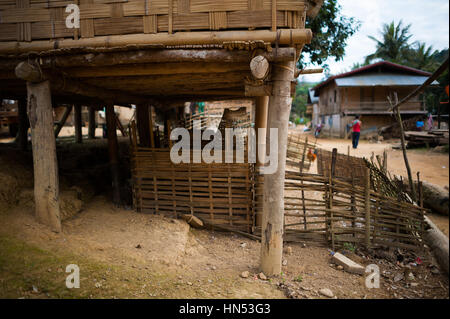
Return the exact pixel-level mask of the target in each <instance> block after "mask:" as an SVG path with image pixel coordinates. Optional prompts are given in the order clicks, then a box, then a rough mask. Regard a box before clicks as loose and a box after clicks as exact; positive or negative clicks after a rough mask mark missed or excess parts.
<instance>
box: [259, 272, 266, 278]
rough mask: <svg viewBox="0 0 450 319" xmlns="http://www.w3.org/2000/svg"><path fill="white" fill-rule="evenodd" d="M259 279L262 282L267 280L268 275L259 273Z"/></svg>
mask: <svg viewBox="0 0 450 319" xmlns="http://www.w3.org/2000/svg"><path fill="white" fill-rule="evenodd" d="M258 277H259V279H261V280H267V277H266V275H264V273H262V272H260V273H259V275H258Z"/></svg>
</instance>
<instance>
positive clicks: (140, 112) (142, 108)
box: [136, 104, 150, 147]
mask: <svg viewBox="0 0 450 319" xmlns="http://www.w3.org/2000/svg"><path fill="white" fill-rule="evenodd" d="M149 109H150V106H149V105H148V104H137V105H136V119H137V130H138V135H139V144H140V145H141V146H143V147H149V146H150V114H149Z"/></svg>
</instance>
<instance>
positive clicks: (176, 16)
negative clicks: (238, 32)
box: [0, 0, 306, 41]
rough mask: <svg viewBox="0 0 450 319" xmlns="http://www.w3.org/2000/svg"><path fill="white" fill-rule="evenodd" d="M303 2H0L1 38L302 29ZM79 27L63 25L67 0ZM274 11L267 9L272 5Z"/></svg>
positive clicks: (82, 0) (56, 0) (87, 36)
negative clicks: (75, 10)
mask: <svg viewBox="0 0 450 319" xmlns="http://www.w3.org/2000/svg"><path fill="white" fill-rule="evenodd" d="M305 1H306V0H221V1H212V0H76V1H69V0H0V41H11V40H17V41H32V40H42V39H62V38H74V39H77V38H78V37H82V38H91V37H95V36H105V35H121V34H139V33H158V32H169V33H172V32H178V31H190V32H193V31H200V30H201V31H208V30H228V29H233V30H234V29H243V30H248V29H256V28H258V29H273V28H272V27H273V26H272V24H274V25H275V24H276V28H304V26H305V15H306V6H305ZM72 3H74V4H77V5H78V6H79V8H80V19H81V21H80V29H81V30H80V29H78V30H77V29H68V28H67V27H66V25H65V19H66V17H67V16H68V14H69V13H66V12H65V7H66V6H67V5H68V4H72ZM273 4H275V5H276V10H275V11H273V10H272V5H273Z"/></svg>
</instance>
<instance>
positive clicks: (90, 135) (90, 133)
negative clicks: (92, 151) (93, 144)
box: [88, 106, 97, 139]
mask: <svg viewBox="0 0 450 319" xmlns="http://www.w3.org/2000/svg"><path fill="white" fill-rule="evenodd" d="M95 115H96V112H95V109H94V108H93V107H92V106H90V107H89V127H88V138H89V139H94V138H95V129H96V127H97V124H96V123H95Z"/></svg>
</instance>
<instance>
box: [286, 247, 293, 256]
mask: <svg viewBox="0 0 450 319" xmlns="http://www.w3.org/2000/svg"><path fill="white" fill-rule="evenodd" d="M286 254H288V255H292V247H287V248H286Z"/></svg>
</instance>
